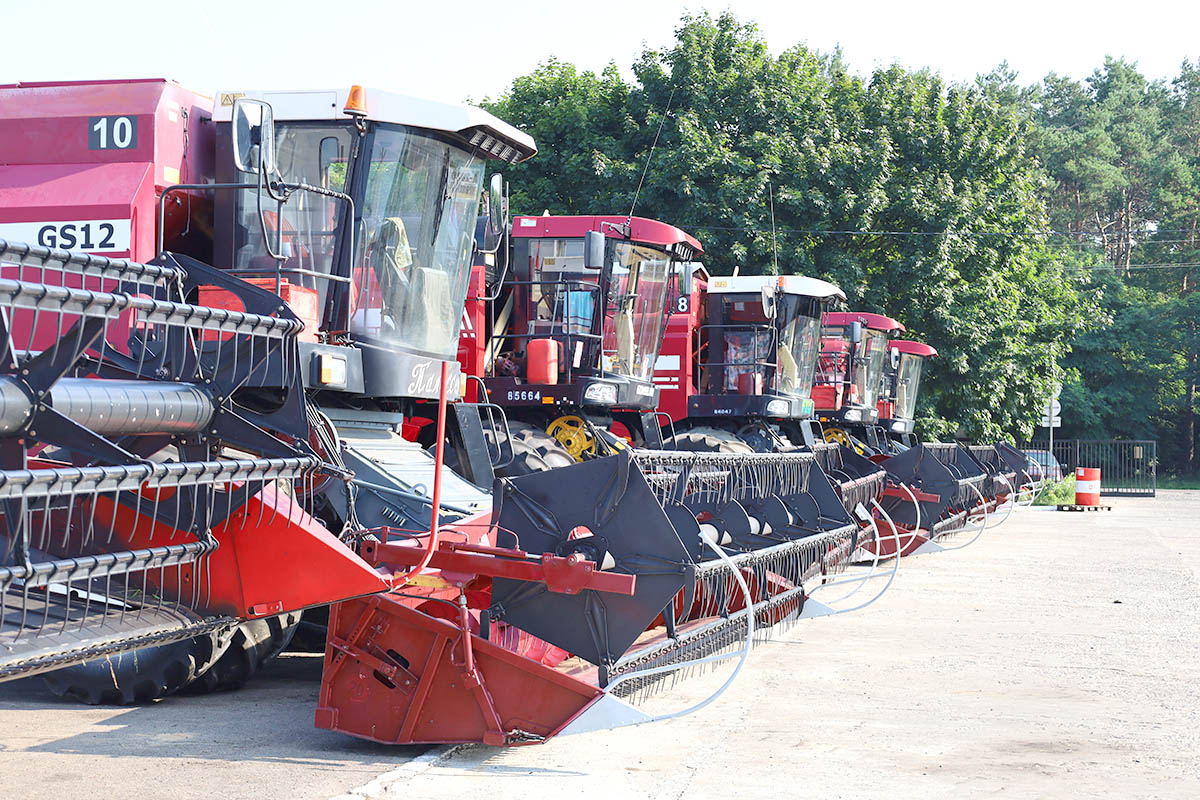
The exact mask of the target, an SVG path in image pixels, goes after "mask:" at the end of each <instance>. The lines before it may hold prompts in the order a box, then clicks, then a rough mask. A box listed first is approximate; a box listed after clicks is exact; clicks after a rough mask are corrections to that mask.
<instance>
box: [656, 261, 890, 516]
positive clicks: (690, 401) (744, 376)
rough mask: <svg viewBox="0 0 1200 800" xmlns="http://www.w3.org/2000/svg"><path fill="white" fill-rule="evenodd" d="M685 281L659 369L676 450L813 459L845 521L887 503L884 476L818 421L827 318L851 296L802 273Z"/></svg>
mask: <svg viewBox="0 0 1200 800" xmlns="http://www.w3.org/2000/svg"><path fill="white" fill-rule="evenodd" d="M680 274H681V284H682V286H683V291H681V293H680V300H679V301H678V302H677V303H676V304H675V305H674V306H673V307H672V309H671V311H672V313H671V316H670V318H669V321H668V323H667V331H666V337H665V340H664V343H663V351H662V355H661V356H660V358H659V361H658V365H657V368H656V369H655V381H656V382H657V383H658V386H659V391H660V393H661V397H662V401H661V403H660V408H661V409H662V410H663V411H664V412H666V414H667V416H668V417H669V418H670V420H671V424H672V427H673V430H674V431H675V433H674V435H673V436H672V439H671V443H672V445H673V446H674V447H677V448H679V449H682V450H689V451H700V452H733V453H750V452H811V453H813V454H814V456H815V457H816V459H817V461H818V462H819V463H820V464H821V466H822V470H823V471H824V472H825V473H826V474H827V476H828V477H829V478H830V479H831V481H832V485H833V487H834V488H835V490H836V492H837V495H838V497H839V498H840V500H841V502H842V505H843V509H844V511H845V512H846V513H847V514H856V510H857V509H859V507H860V506H862V507H864V508H869V507H870V506H871V504H872V503H873V502H875V501H878V500H879V499H881V498H882V497H883V496H884V491H885V473H884V471H883V469H882V468H880V467H878V466H876V465H875V464H872V463H871V462H870V460H868V459H866V458H863V457H861V456H859V455H857V454H856V453H854V452H852V451H850V450H847V449H846V448H840V447H838V446H837V445H835V444H828V443H826V442H825V441H824V438H823V436H822V432H821V429H820V426H819V425H818V424H817V422H816V420H815V419H814V418H813V400H812V398H811V397H810V393H811V391H812V389H813V377H814V371H815V368H816V363H817V357H818V354H819V347H820V341H821V339H820V332H821V318H822V313H823V312H824V309H825V306H826V305H827V304H829V303H831V302H834V301H836V300H844V299H845V298H844V296H843V295H842V292H841V290H840V289H838V287H836V286H834V285H833V284H831V283H827V282H825V281H822V280H817V279H815V278H808V277H805V276H802V275H784V276H765V275H758V276H734V277H718V278H709V277H708V276H707V275H706V274H703V272H702V270H701V271H699V272H697V273H695V274H694V271H693V270H692V269H687V270H686V271H683V272H681V273H680ZM693 275H694V277H693ZM857 514H858V515H859V516H860V517H861V511H858V512H857ZM864 524H867V526H868V527H870V525H869V523H864Z"/></svg>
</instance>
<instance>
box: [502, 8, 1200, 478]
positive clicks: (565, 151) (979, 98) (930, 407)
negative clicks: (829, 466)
mask: <svg viewBox="0 0 1200 800" xmlns="http://www.w3.org/2000/svg"><path fill="white" fill-rule="evenodd" d="M633 75H634V80H633V81H632V82H627V81H625V80H624V79H623V78H622V77H621V75H620V73H619V71H618V70H617V69H616V67H615V66H613V65H610V66H609V67H608V68H607V69H605V70H604V71H603V72H602V73H601V74H600V75H596V74H593V73H590V72H579V71H578V70H576V69H575V68H574V67H573V66H571V65H570V64H566V63H563V62H560V61H553V60H552V61H549V62H547V63H545V64H543V65H542V66H541V67H539V68H538V69H537V70H535V71H534V72H533V73H531V74H529V75H526V76H523V77H521V78H518V79H516V80H515V81H514V82H513V84H512V87H511V88H510V89H509V91H507V92H506V93H505V94H504V95H503V96H502V97H500V98H497V99H495V100H494V101H491V102H489V103H487V105H488V106H489V107H490V108H491V109H492V110H493V111H494V112H496V113H498V114H499V115H500V116H501V117H503V118H505V119H507V120H509V121H511V122H513V123H515V124H518V125H520V126H521V127H523V128H525V129H526V130H529V131H530V132H531V133H532V134H533V135H534V137H535V138H536V139H537V140H538V143H539V146H540V148H541V153H540V154H539V155H538V157H537V158H535V159H533V160H531V161H529V162H527V163H526V164H522V165H519V166H517V167H516V168H515V169H514V170H513V173H512V175H511V178H512V184H513V187H514V192H513V196H514V209H515V210H516V211H518V212H521V213H541V212H542V211H543V210H548V211H550V212H552V213H597V214H601V213H603V214H623V213H627V212H628V210H629V209H630V208H631V207H635V197H636V207H635V212H636V213H637V214H639V215H641V216H648V217H654V218H657V219H662V220H665V221H669V222H671V223H673V224H676V225H678V226H679V227H681V228H683V229H685V230H688V231H689V232H691V233H693V234H694V235H696V236H697V237H698V238H700V239H701V241H702V242H703V243H704V245H705V250H706V254H705V261H706V263H707V265H708V266H709V269H710V270H711V271H712V272H714V273H716V274H728V273H730V272H732V271H733V270H735V269H737V270H740V271H741V272H742V273H744V274H745V273H764V272H765V273H771V272H774V271H775V270H778V271H780V272H787V273H802V274H808V275H814V276H817V277H823V278H826V279H829V280H833V281H835V282H836V283H838V284H839V285H841V286H842V288H843V290H845V292H846V294H847V296H848V297H849V298H850V307H851V308H854V309H861V310H870V311H882V312H885V313H887V314H889V315H890V316H893V317H896V318H898V319H900V320H901V321H902V322H903V323H904V324H905V325H906V326H907V327H908V329H909V336H910V337H911V338H916V339H920V340H923V341H926V342H928V343H929V344H932V345H933V346H934V347H936V348H937V349H938V351H939V353H940V354H941V355H940V357H939V358H938V359H935V360H934V361H933V362H932V363H931V364H929V365H928V367H927V376H928V379H927V380H926V381H925V382H923V384H922V389H923V391H922V395H923V396H922V398H921V408H920V416H921V417H922V418H923V425H924V428H923V430H921V431H920V432H921V433H922V434H923V435H927V436H946V435H958V436H964V437H970V438H976V439H994V438H998V437H1005V436H1009V437H1015V438H1019V439H1024V438H1027V437H1028V436H1029V435H1030V434H1031V433H1032V431H1033V425H1034V423H1035V422H1036V420H1037V418H1038V417H1039V416H1040V414H1041V408H1042V406H1043V404H1044V402H1045V398H1046V397H1047V396H1048V394H1049V387H1050V385H1051V383H1053V382H1054V378H1055V377H1058V378H1062V377H1063V376H1065V377H1066V384H1067V386H1066V389H1065V390H1064V393H1063V406H1064V410H1065V411H1064V413H1065V419H1066V420H1067V421H1068V427H1067V428H1066V429H1065V430H1063V431H1062V432H1061V433H1062V435H1066V436H1071V435H1074V436H1083V437H1092V436H1094V437H1109V436H1130V437H1132V436H1137V437H1143V436H1149V437H1156V438H1160V439H1163V440H1164V442H1163V444H1164V446H1163V447H1162V448H1161V452H1162V453H1163V454H1164V458H1167V459H1169V460H1172V461H1173V462H1174V463H1176V464H1179V465H1182V466H1183V467H1185V468H1186V465H1188V464H1192V463H1194V456H1193V453H1194V449H1195V448H1194V443H1195V440H1196V431H1195V422H1194V419H1195V406H1196V403H1197V400H1196V396H1195V395H1196V392H1195V385H1196V382H1197V374H1198V372H1200V364H1198V363H1197V356H1196V353H1197V347H1198V343H1200V332H1198V331H1197V328H1196V319H1197V311H1200V300H1197V299H1196V298H1195V293H1194V287H1195V277H1194V274H1193V272H1192V271H1191V270H1190V268H1188V269H1169V270H1167V269H1164V270H1142V269H1140V264H1146V263H1156V264H1157V263H1166V264H1172V265H1174V264H1181V263H1193V264H1194V263H1200V202H1198V197H1200V193H1198V190H1200V65H1197V66H1195V67H1193V66H1190V65H1186V64H1185V65H1184V66H1183V68H1182V70H1181V73H1180V75H1179V77H1178V78H1177V79H1176V80H1175V81H1174V82H1172V83H1170V84H1167V83H1165V82H1154V81H1147V80H1146V79H1145V78H1144V77H1143V76H1142V75H1141V74H1140V73H1138V71H1137V69H1136V67H1135V65H1133V64H1130V63H1128V62H1125V61H1120V60H1108V61H1106V62H1105V64H1104V66H1103V68H1102V69H1100V70H1097V71H1096V72H1095V74H1093V75H1092V76H1091V78H1089V79H1088V80H1087V81H1084V82H1078V81H1073V80H1071V79H1068V78H1064V77H1061V76H1058V75H1054V74H1051V75H1049V76H1047V77H1046V78H1045V79H1044V80H1043V81H1041V82H1039V83H1038V84H1037V85H1034V86H1021V85H1019V84H1018V83H1017V82H1016V77H1015V75H1014V73H1013V72H1012V71H1011V70H1010V69H1008V68H1007V66H1006V65H1001V66H1000V67H999V68H998V69H997V70H995V71H993V72H992V73H990V74H988V75H983V76H980V78H979V79H978V80H977V81H976V82H975V83H974V84H971V85H964V84H947V83H945V82H944V81H943V80H942V79H941V78H940V77H939V76H938V75H937V74H935V73H931V72H929V71H924V70H922V71H911V70H906V69H903V68H901V67H898V66H892V67H889V68H886V69H877V70H875V71H874V72H873V73H872V74H871V75H870V76H869V77H866V78H863V77H860V76H858V75H855V74H852V73H851V72H850V71H849V70H848V69H847V68H846V67H845V65H844V64H843V62H842V60H841V57H840V54H839V53H836V52H835V53H832V54H820V53H817V52H815V51H812V50H810V49H808V48H806V47H804V46H802V45H797V46H795V47H792V48H790V49H788V50H785V51H784V52H782V53H780V54H779V55H778V56H773V55H771V53H770V52H769V50H768V49H767V46H766V43H765V41H764V40H763V38H762V36H761V35H760V33H759V31H758V30H757V28H755V26H754V25H752V24H748V23H746V22H744V21H741V20H739V19H738V18H737V17H735V16H734V15H733V14H731V13H725V14H722V15H720V16H718V17H715V18H714V17H711V16H709V15H708V14H699V15H692V16H685V17H684V18H683V19H682V20H681V22H680V24H679V26H678V28H677V29H676V31H675V41H674V43H673V44H672V45H671V46H670V47H667V48H665V49H661V50H656V49H647V50H646V51H644V52H643V53H642V54H641V56H640V57H639V58H638V59H637V62H636V63H635V64H634V65H633ZM656 143H657V144H656ZM643 171H645V177H644V181H643Z"/></svg>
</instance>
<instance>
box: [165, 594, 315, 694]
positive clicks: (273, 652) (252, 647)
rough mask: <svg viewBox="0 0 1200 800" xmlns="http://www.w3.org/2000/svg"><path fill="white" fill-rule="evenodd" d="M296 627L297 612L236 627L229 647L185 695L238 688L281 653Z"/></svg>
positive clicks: (297, 624) (191, 685) (189, 686)
mask: <svg viewBox="0 0 1200 800" xmlns="http://www.w3.org/2000/svg"><path fill="white" fill-rule="evenodd" d="M299 626H300V612H299V611H293V612H291V613H288V614H280V615H278V616H275V617H265V618H263V619H252V620H248V621H246V622H243V623H242V624H241V625H238V626H237V627H236V628H235V629H234V630H233V636H232V640H231V641H230V643H229V647H228V648H227V649H226V650H225V652H224V653H223V654H222V655H221V657H220V658H218V659H217V660H216V661H215V662H214V663H213V664H212V665H211V666H209V667H208V668H207V669H206V670H204V671H203V672H201V673H200V674H198V675H197V676H196V679H195V680H194V681H192V682H191V683H190V684H189V685H188V686H187V692H188V694H207V693H209V692H223V691H228V690H230V689H238V688H241V687H242V686H243V685H244V684H245V683H246V681H248V680H250V678H251V677H253V676H254V673H256V672H258V671H259V670H260V669H262V667H263V665H264V664H266V663H267V662H268V661H270V660H271V659H272V658H275V656H277V655H279V654H280V653H282V652H283V651H284V648H286V647H287V646H288V644H290V643H291V641H292V637H293V636H295V635H296V629H297V628H298V627H299Z"/></svg>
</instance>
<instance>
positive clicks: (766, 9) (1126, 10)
mask: <svg viewBox="0 0 1200 800" xmlns="http://www.w3.org/2000/svg"><path fill="white" fill-rule="evenodd" d="M705 8H707V9H709V10H710V11H711V12H712V13H713V14H714V15H715V14H718V13H720V12H721V11H723V10H724V9H726V8H731V9H733V10H734V12H735V13H736V14H738V16H739V17H741V18H742V19H745V20H753V21H755V22H757V23H758V24H759V26H760V28H761V29H762V31H763V34H764V36H765V37H766V40H767V43H768V45H769V46H770V48H771V50H772V51H773V52H779V51H781V50H784V49H786V48H788V47H790V46H792V45H794V44H796V43H797V42H805V43H807V44H808V45H809V46H810V47H812V48H815V49H817V50H821V51H829V50H832V49H833V48H834V47H836V46H838V45H841V47H842V49H843V52H844V54H845V57H846V60H847V61H848V62H849V63H850V65H851V66H852V67H853V68H854V69H855V70H857V71H858V72H860V73H868V72H869V71H870V70H871V69H872V68H874V67H876V66H881V65H882V66H886V65H888V64H890V63H892V62H899V63H900V64H903V65H905V66H907V67H924V66H928V67H932V68H933V69H935V70H937V71H939V72H941V73H942V74H943V75H944V76H946V77H947V78H951V79H962V80H966V79H970V78H973V77H974V76H975V75H976V74H977V73H979V72H986V71H989V70H991V69H992V68H994V67H995V66H996V65H997V64H999V63H1000V62H1001V61H1003V60H1007V61H1008V62H1009V64H1010V65H1011V66H1012V67H1014V68H1015V69H1017V70H1018V71H1019V73H1020V77H1021V80H1022V81H1025V82H1033V81H1035V80H1037V79H1038V78H1040V77H1042V76H1044V75H1045V74H1046V73H1047V72H1049V71H1051V70H1054V71H1056V72H1059V73H1061V74H1066V75H1070V76H1073V77H1076V78H1084V77H1086V76H1087V75H1088V74H1089V73H1090V72H1091V71H1092V70H1093V69H1094V68H1095V67H1097V66H1099V65H1100V64H1102V63H1103V59H1104V56H1105V55H1113V56H1124V57H1125V58H1128V59H1130V60H1133V61H1136V62H1138V64H1139V65H1140V67H1141V69H1142V70H1143V72H1145V73H1146V74H1148V75H1150V76H1151V77H1169V76H1171V75H1173V74H1175V73H1176V72H1177V71H1178V68H1179V65H1180V63H1181V62H1182V61H1183V60H1184V59H1191V60H1192V61H1195V60H1196V59H1197V58H1200V24H1198V23H1200V2H1198V1H1197V0H1190V2H1189V1H1187V0H1181V1H1180V2H1164V1H1163V0H1145V1H1144V2H1138V3H1132V4H1131V3H1128V2H1125V3H1120V4H1118V3H1109V2H1106V1H1105V0H1095V1H1094V2H1088V3H1083V2H1055V0H1042V2H1029V1H1028V0H1011V2H973V0H959V2H916V1H914V2H906V1H905V0H890V2H876V1H875V0H862V1H861V2H855V1H854V0H850V1H849V2H841V3H838V2H830V0H823V2H808V0H775V1H774V2H761V1H760V0H745V1H744V2H737V3H729V4H725V3H703V2H689V3H679V2H658V0H640V2H637V1H634V0H602V1H601V2H575V3H571V2H562V3H537V2H525V3H506V2H502V1H501V0H491V1H490V2H481V1H480V0H441V1H440V2H439V1H438V0H422V1H421V2H410V1H408V0H395V1H393V2H387V1H386V0H351V2H336V1H335V0H282V1H280V0H275V1H274V2H269V3H264V2H255V0H132V1H131V2H122V1H121V0H111V1H110V2H107V3H105V2H99V1H98V0H41V1H40V2H39V0H7V2H5V3H3V11H2V12H0V20H2V24H3V26H4V32H5V35H4V37H3V38H4V47H3V56H2V57H0V83H11V82H15V81H37V80H66V79H92V78H120V77H165V78H172V79H174V80H177V81H179V82H180V83H182V84H184V85H185V86H187V87H188V88H192V89H196V90H199V91H203V92H206V93H212V92H215V91H217V90H219V89H238V88H250V87H253V88H279V89H285V88H288V89H291V88H326V87H336V86H342V85H348V84H351V83H362V84H368V85H372V86H378V87H379V88H385V89H393V90H398V91H404V92H406V93H409V94H417V95H423V96H429V97H437V98H439V99H444V100H463V99H466V98H468V97H471V98H474V99H480V98H482V97H487V96H495V95H497V94H499V93H501V92H502V91H503V90H504V89H505V87H507V86H508V84H509V83H510V82H511V80H512V79H513V78H514V77H516V76H519V75H523V74H525V73H527V72H529V71H530V70H532V69H533V68H534V67H535V66H536V65H537V64H538V63H539V62H541V61H544V60H545V59H547V58H548V57H550V56H551V55H553V56H556V57H557V58H559V59H561V60H565V61H571V62H573V63H575V64H577V65H579V66H580V67H582V68H585V69H592V70H600V69H603V67H604V66H605V64H607V63H608V62H609V61H613V62H615V63H616V64H617V66H618V67H619V68H620V69H621V70H622V72H623V73H624V74H626V75H627V76H628V75H630V71H629V67H630V65H631V64H632V63H633V61H634V60H635V58H636V57H637V55H638V54H639V53H640V52H641V50H642V49H643V48H644V47H646V46H650V47H665V46H667V45H669V44H670V43H671V41H672V39H673V34H674V29H675V26H676V24H677V23H678V21H679V19H680V17H681V16H682V15H683V13H684V12H685V11H688V10H691V11H699V10H702V9H705Z"/></svg>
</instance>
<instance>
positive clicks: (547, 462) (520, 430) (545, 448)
mask: <svg viewBox="0 0 1200 800" xmlns="http://www.w3.org/2000/svg"><path fill="white" fill-rule="evenodd" d="M508 430H509V433H510V434H511V435H512V449H513V459H512V463H511V464H509V465H508V466H506V467H501V468H500V469H498V470H496V474H497V475H499V476H500V477H503V478H515V477H517V476H518V475H530V474H532V473H534V472H545V471H547V470H551V469H556V468H558V467H569V466H571V465H572V464H575V463H577V462H576V461H575V459H574V458H572V457H571V454H570V453H568V452H567V449H566V448H565V447H563V446H562V444H561V443H560V442H559V441H558V440H557V439H555V438H554V437H553V436H551V435H550V434H548V433H546V432H545V431H544V430H542V429H541V428H538V427H536V426H534V425H530V424H528V423H525V422H509V423H508Z"/></svg>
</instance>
